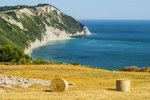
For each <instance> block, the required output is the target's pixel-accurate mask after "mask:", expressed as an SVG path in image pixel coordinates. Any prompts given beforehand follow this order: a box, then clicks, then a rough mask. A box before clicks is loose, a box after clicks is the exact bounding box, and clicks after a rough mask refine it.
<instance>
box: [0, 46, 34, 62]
mask: <svg viewBox="0 0 150 100" xmlns="http://www.w3.org/2000/svg"><path fill="white" fill-rule="evenodd" d="M31 60H32V59H31V58H30V57H29V56H28V55H25V54H24V53H22V52H21V51H19V50H17V49H15V48H12V47H11V46H10V45H4V46H2V47H0V62H10V63H12V64H25V63H29V62H31Z"/></svg>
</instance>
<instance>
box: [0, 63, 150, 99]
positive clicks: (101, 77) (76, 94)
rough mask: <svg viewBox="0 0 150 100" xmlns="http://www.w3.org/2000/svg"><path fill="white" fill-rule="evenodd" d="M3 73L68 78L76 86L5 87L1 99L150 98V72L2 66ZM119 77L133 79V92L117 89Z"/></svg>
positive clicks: (45, 66)
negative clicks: (58, 89) (52, 89)
mask: <svg viewBox="0 0 150 100" xmlns="http://www.w3.org/2000/svg"><path fill="white" fill-rule="evenodd" d="M0 74H5V75H14V76H22V77H27V78H29V77H30V78H41V79H48V80H51V79H53V78H56V77H62V78H65V79H67V80H69V81H71V82H73V83H75V84H77V87H75V88H70V89H69V90H67V91H65V92H63V93H51V92H44V91H45V90H50V89H49V87H42V86H31V87H29V88H25V89H23V88H20V87H16V88H15V89H6V88H3V89H4V90H6V91H7V92H4V93H0V100H74V99H75V100H103V99H104V100H112V99H114V100H150V73H142V72H139V73H137V72H115V71H107V70H101V69H92V68H87V67H83V66H82V67H81V66H73V65H39V66H37V65H24V66H5V65H0ZM116 79H130V80H131V87H132V88H131V92H129V93H123V92H117V91H115V90H114V89H115V80H116Z"/></svg>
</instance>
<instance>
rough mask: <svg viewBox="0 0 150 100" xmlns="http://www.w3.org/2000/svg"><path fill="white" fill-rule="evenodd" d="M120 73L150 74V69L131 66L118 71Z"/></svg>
mask: <svg viewBox="0 0 150 100" xmlns="http://www.w3.org/2000/svg"><path fill="white" fill-rule="evenodd" d="M118 71H128V72H150V67H143V68H138V67H137V66H130V67H124V68H121V69H118Z"/></svg>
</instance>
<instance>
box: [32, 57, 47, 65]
mask: <svg viewBox="0 0 150 100" xmlns="http://www.w3.org/2000/svg"><path fill="white" fill-rule="evenodd" d="M33 63H34V64H37V65H39V64H49V62H48V61H46V60H43V59H42V58H37V59H35V60H34V61H33Z"/></svg>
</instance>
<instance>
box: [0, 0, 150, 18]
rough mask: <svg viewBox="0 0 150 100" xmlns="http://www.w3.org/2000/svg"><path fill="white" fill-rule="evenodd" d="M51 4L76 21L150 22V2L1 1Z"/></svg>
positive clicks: (5, 0)
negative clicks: (128, 20)
mask: <svg viewBox="0 0 150 100" xmlns="http://www.w3.org/2000/svg"><path fill="white" fill-rule="evenodd" d="M39 3H49V4H52V5H54V6H56V7H57V8H59V9H60V10H62V11H63V12H65V13H66V14H68V15H71V16H73V17H75V18H76V19H144V20H147V19H148V20H150V0H0V6H5V5H21V4H23V5H37V4H39Z"/></svg>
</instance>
